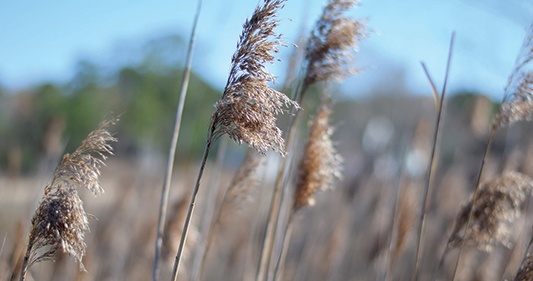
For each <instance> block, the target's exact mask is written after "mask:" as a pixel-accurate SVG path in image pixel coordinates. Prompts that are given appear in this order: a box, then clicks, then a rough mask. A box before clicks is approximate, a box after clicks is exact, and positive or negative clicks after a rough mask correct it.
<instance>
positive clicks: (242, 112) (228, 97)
mask: <svg viewBox="0 0 533 281" xmlns="http://www.w3.org/2000/svg"><path fill="white" fill-rule="evenodd" d="M283 2H284V1H283V0H277V1H270V0H265V1H264V4H263V5H262V6H259V7H257V8H256V10H255V12H254V14H253V15H252V18H251V19H249V20H246V22H245V23H244V26H243V32H242V34H241V36H240V39H239V43H238V44H237V51H236V52H235V54H234V55H233V57H232V59H231V70H230V74H229V77H228V81H227V83H226V87H225V88H224V93H223V95H222V98H221V99H220V100H219V101H218V102H217V103H216V104H215V108H216V111H215V113H214V114H213V117H212V122H213V127H214V128H215V129H216V131H215V133H214V137H218V136H221V135H223V134H228V136H229V137H230V138H231V139H233V140H234V141H235V142H237V143H239V144H241V143H243V142H245V143H247V144H248V145H250V146H251V147H253V148H255V149H256V150H257V151H258V152H260V153H262V154H264V153H265V152H266V151H267V150H268V149H272V150H274V151H277V152H280V153H282V154H284V140H283V138H282V132H281V130H280V129H279V128H278V127H277V125H276V116H277V115H278V114H280V113H284V112H286V111H287V110H286V107H290V106H293V107H296V108H299V106H298V104H297V103H295V102H293V101H291V100H290V99H289V98H288V97H287V96H285V95H284V94H283V93H280V92H278V91H276V90H274V89H272V88H269V87H268V85H267V84H268V83H269V82H273V81H274V76H273V75H272V74H271V73H268V72H267V70H266V68H265V63H271V62H273V61H274V56H273V55H272V53H273V52H278V49H277V46H278V45H280V44H281V43H280V41H279V36H278V35H276V34H275V33H274V28H275V27H276V26H277V24H278V22H277V20H276V18H275V17H276V11H277V10H278V9H280V8H281V7H282V6H283V5H282V3H283Z"/></svg>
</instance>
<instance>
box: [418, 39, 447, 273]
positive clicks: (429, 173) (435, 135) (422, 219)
mask: <svg viewBox="0 0 533 281" xmlns="http://www.w3.org/2000/svg"><path fill="white" fill-rule="evenodd" d="M454 38H455V33H452V37H451V39H450V49H449V53H448V62H447V64H446V74H445V75H444V84H443V86H442V92H441V95H440V101H439V102H438V109H437V119H436V121H435V131H434V132H433V146H432V148H431V156H430V158H429V163H428V170H427V178H426V184H425V186H424V191H423V194H422V198H423V201H422V204H421V206H420V222H419V223H418V229H417V233H416V237H417V239H418V242H417V244H416V250H415V252H416V260H415V270H414V272H413V280H415V281H416V280H418V270H419V268H420V260H421V259H422V243H423V240H424V230H425V226H426V213H427V210H428V207H429V204H428V200H429V189H430V185H431V182H432V179H433V167H434V165H435V155H436V152H437V142H438V139H439V131H440V124H441V117H442V111H443V110H442V109H443V106H444V97H445V95H446V86H447V85H448V75H449V73H450V66H451V62H452V55H453V43H454ZM422 67H423V68H424V71H425V72H426V73H428V71H427V68H426V66H425V65H424V64H422ZM428 77H429V76H428ZM430 81H431V80H430ZM431 84H432V85H434V83H431ZM432 87H433V88H434V86H432Z"/></svg>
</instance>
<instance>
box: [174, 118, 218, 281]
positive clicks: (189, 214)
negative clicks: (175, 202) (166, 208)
mask: <svg viewBox="0 0 533 281" xmlns="http://www.w3.org/2000/svg"><path fill="white" fill-rule="evenodd" d="M214 130H215V127H214V126H211V130H210V132H209V136H208V137H207V144H206V146H205V150H204V155H203V156H202V160H201V164H200V170H199V171H198V176H197V177H196V184H195V186H194V190H193V192H192V195H191V200H190V204H189V208H188V210H187V216H186V217H185V223H184V226H183V231H182V234H181V238H180V245H179V247H178V253H177V254H176V260H175V261H174V267H173V269H172V280H174V281H176V280H178V272H179V267H180V262H181V258H182V256H183V249H184V248H185V242H186V240H187V234H188V233H189V227H190V226H191V218H192V214H193V212H194V207H195V205H196V197H197V196H198V191H199V190H200V180H201V179H202V175H203V173H204V169H205V164H206V163H207V157H208V156H209V150H210V149H211V144H212V143H213V141H214V139H213V132H214Z"/></svg>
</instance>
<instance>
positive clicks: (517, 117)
mask: <svg viewBox="0 0 533 281" xmlns="http://www.w3.org/2000/svg"><path fill="white" fill-rule="evenodd" d="M532 60H533V24H532V25H531V26H530V27H529V31H528V33H527V34H526V37H525V39H524V42H523V43H522V50H521V51H520V53H519V55H518V58H517V61H516V64H515V68H514V71H513V72H512V73H511V75H510V76H509V82H508V83H507V86H506V89H505V98H504V101H503V103H502V105H501V107H500V113H499V114H498V115H497V116H496V117H495V118H494V123H493V128H495V129H499V128H503V127H508V126H511V125H513V124H514V123H516V122H518V121H531V120H533V72H532V71H531V66H529V70H528V67H527V66H528V64H530V63H531V61H532Z"/></svg>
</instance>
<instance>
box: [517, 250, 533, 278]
mask: <svg viewBox="0 0 533 281" xmlns="http://www.w3.org/2000/svg"><path fill="white" fill-rule="evenodd" d="M532 243H533V240H531V241H530V242H529V246H528V249H527V252H526V255H525V257H524V259H523V260H522V265H520V269H518V272H517V273H516V277H515V278H514V279H513V280H514V281H530V280H533V244H532Z"/></svg>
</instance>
